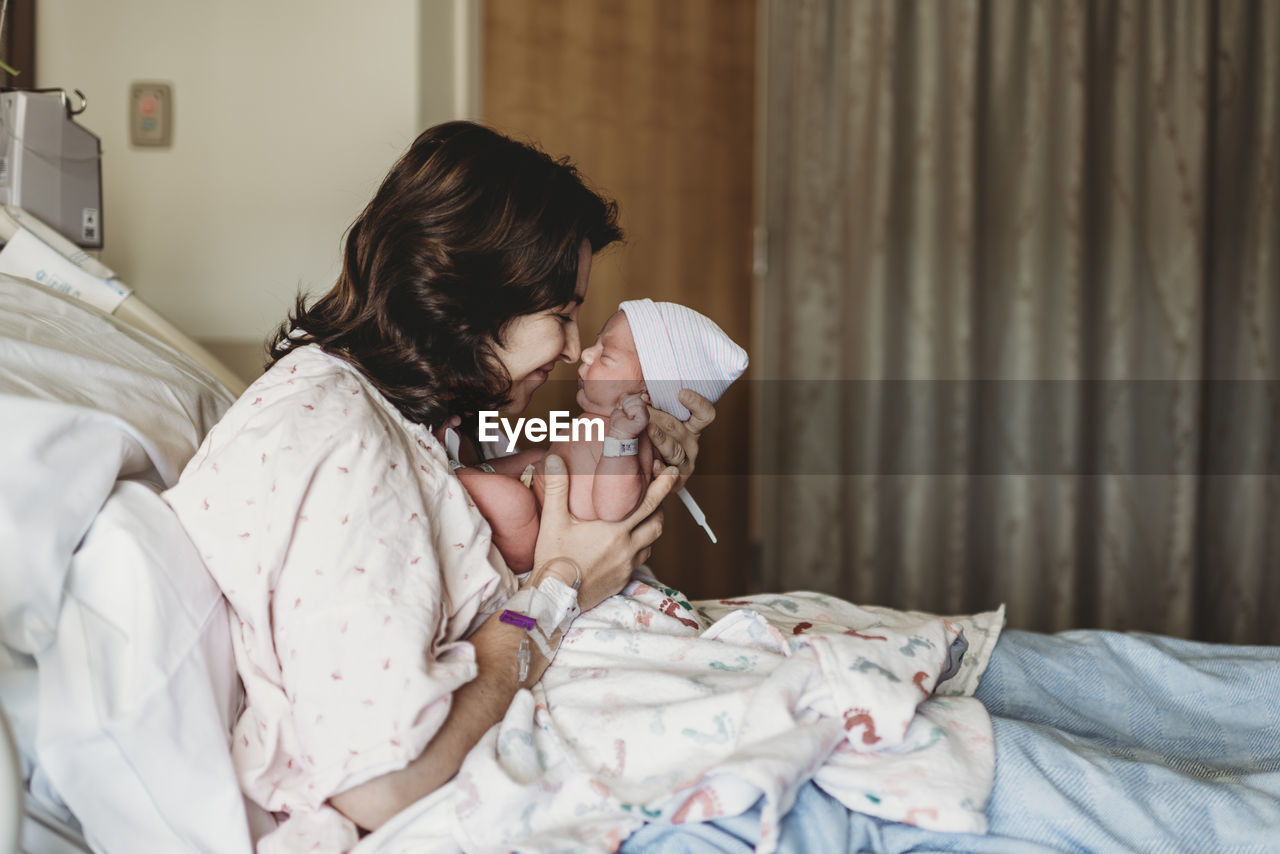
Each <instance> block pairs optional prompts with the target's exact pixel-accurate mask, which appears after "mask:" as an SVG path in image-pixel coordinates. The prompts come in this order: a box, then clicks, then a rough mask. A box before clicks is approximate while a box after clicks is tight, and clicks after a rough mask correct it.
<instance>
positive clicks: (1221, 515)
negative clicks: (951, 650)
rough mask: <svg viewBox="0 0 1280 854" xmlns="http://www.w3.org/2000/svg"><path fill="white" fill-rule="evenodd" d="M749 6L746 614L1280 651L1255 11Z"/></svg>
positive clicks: (1275, 242) (1279, 292)
mask: <svg viewBox="0 0 1280 854" xmlns="http://www.w3.org/2000/svg"><path fill="white" fill-rule="evenodd" d="M762 2H763V12H762V14H763V16H764V24H765V30H764V42H765V55H764V60H763V61H764V71H763V79H764V81H765V92H764V95H763V100H762V103H763V104H764V106H763V109H764V116H763V122H762V127H763V128H764V134H763V153H762V162H763V171H764V175H763V203H762V206H761V207H762V211H763V214H762V225H763V227H764V234H765V246H766V248H767V252H766V253H765V254H766V261H765V265H764V269H763V271H762V273H761V283H762V287H761V289H760V295H759V297H760V298H759V303H758V305H759V309H760V311H759V319H758V323H759V336H758V346H757V352H756V353H754V354H753V367H754V369H755V370H756V371H757V373H756V375H755V376H756V378H757V381H758V389H759V393H758V394H757V401H758V403H759V409H758V412H757V419H758V421H757V435H758V436H761V437H764V439H765V441H761V442H758V443H757V446H756V467H757V469H758V470H759V471H760V472H761V473H763V475H764V477H762V478H760V479H759V484H760V489H759V503H758V513H759V515H758V521H759V525H760V530H759V534H758V536H759V540H760V546H761V552H762V560H761V562H760V567H759V576H758V578H757V581H758V583H759V585H760V586H761V588H762V589H784V588H785V589H796V588H809V589H817V590H823V591H826V592H830V593H835V594H838V595H841V596H843V597H846V598H849V599H852V600H853V601H856V602H863V603H875V604H883V605H889V606H894V607H899V608H918V609H923V610H930V611H935V612H942V613H959V612H970V611H975V610H979V609H985V608H988V607H991V606H993V605H995V604H997V603H999V602H1004V603H1006V604H1007V606H1008V613H1009V620H1010V625H1012V626H1015V627H1023V628H1030V629H1035V630H1040V631H1057V630H1062V629H1067V628H1074V627H1102V628H1113V629H1118V630H1147V631H1155V632H1160V633H1164V634H1171V635H1177V636H1184V637H1198V638H1202V639H1206V640H1217V641H1230V642H1236V643H1280V618H1278V614H1280V569H1278V568H1277V566H1276V563H1277V559H1278V558H1280V512H1278V511H1280V478H1277V476H1276V475H1277V473H1280V448H1278V447H1277V442H1276V439H1275V431H1274V430H1273V424H1275V423H1277V414H1278V408H1280V382H1277V380H1280V193H1278V190H1277V183H1278V181H1280V133H1278V129H1277V123H1278V121H1280V3H1270V2H1263V0H1254V2H1249V0H1216V1H1215V2H1209V1H1208V0H1188V1H1187V2H1123V1H1122V0H1106V2H1102V1H1101V0H1100V2H1070V1H1069V0H1061V2H1037V0H986V2H978V0H948V2H945V3H938V2H932V0H899V2H887V0H885V2H881V1H880V0H762Z"/></svg>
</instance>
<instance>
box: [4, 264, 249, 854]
mask: <svg viewBox="0 0 1280 854" xmlns="http://www.w3.org/2000/svg"><path fill="white" fill-rule="evenodd" d="M231 401H232V395H231V393H230V392H229V391H228V390H227V389H226V388H225V387H223V386H222V385H221V384H220V383H219V382H218V381H217V380H215V379H214V378H213V377H212V376H211V375H210V374H209V373H208V372H207V371H206V370H204V369H203V368H201V367H200V366H199V365H197V364H196V363H195V362H194V361H192V360H190V359H188V358H186V357H185V356H183V355H182V354H181V353H179V352H178V351H176V350H174V349H173V348H171V347H170V346H168V345H166V344H162V343H160V342H159V341H157V340H155V339H153V338H151V337H150V336H148V335H145V334H143V333H140V332H138V331H136V330H133V329H131V328H130V327H128V326H127V325H125V324H123V323H121V322H120V321H118V320H116V319H114V318H112V317H110V316H109V315H106V314H104V313H102V312H100V311H97V310H93V309H89V308H87V307H85V306H83V305H80V304H78V303H76V302H75V301H73V300H71V299H69V298H66V297H62V296H60V295H57V294H54V293H52V292H50V291H48V290H46V289H44V288H41V287H39V286H36V285H33V284H29V283H25V282H23V281H21V280H15V279H12V278H10V277H7V276H0V644H3V646H0V703H2V704H3V706H4V709H5V712H6V714H7V716H8V717H9V718H10V721H11V723H12V725H13V729H14V731H15V736H16V740H17V742H18V745H19V749H20V751H21V753H22V759H23V776H24V779H25V782H26V784H27V786H28V788H29V792H28V797H27V805H26V811H27V817H26V821H25V822H24V826H23V847H24V850H26V851H28V852H30V854H42V852H62V851H68V850H81V849H79V846H82V845H84V844H85V840H86V839H87V840H88V842H89V843H90V844H91V845H92V847H93V849H94V850H97V851H110V852H114V851H121V852H124V851H144V850H146V851H170V850H206V851H227V852H244V851H249V850H251V842H250V836H251V835H250V831H249V829H248V820H247V817H246V807H245V805H244V802H243V799H242V798H241V796H240V793H239V787H238V786H237V785H236V782H235V777H234V772H233V769H232V767H231V763H230V757H229V752H228V748H227V742H228V738H229V724H230V721H231V720H232V718H233V716H234V714H235V712H236V708H237V706H238V703H239V683H238V681H237V679H236V676H235V668H234V662H233V660H232V656H231V646H230V639H229V632H228V628H227V623H226V617H225V611H224V607H225V606H224V604H223V601H222V599H221V596H220V594H219V592H218V590H217V588H216V586H215V585H214V584H213V582H212V579H210V578H209V576H208V574H207V572H205V570H204V567H203V564H202V562H201V561H200V559H199V556H198V555H197V554H196V553H195V551H194V547H192V546H191V544H190V542H189V540H187V538H186V534H185V532H184V531H183V530H182V528H181V526H180V525H179V523H178V521H177V519H176V517H175V516H173V514H172V511H170V510H169V509H168V506H167V505H166V504H164V502H163V501H162V500H161V499H160V498H159V495H158V492H159V490H160V489H162V488H164V487H165V486H168V485H171V484H172V483H173V482H175V481H176V479H177V477H178V475H179V474H180V473H181V471H182V468H183V466H184V465H185V463H186V461H187V459H189V458H190V456H191V455H192V454H193V453H194V451H195V449H196V448H197V447H198V445H199V442H200V440H201V439H202V437H203V435H204V433H205V432H207V430H208V428H209V427H210V426H212V424H213V423H214V422H216V420H217V419H218V418H219V417H220V416H221V414H222V412H223V411H224V410H225V409H226V407H227V406H229V405H230V403H231ZM68 808H69V810H68ZM72 813H74V815H75V816H76V817H78V818H79V820H80V821H79V822H76V821H75V820H74V819H72V818H71V814H72ZM80 824H82V825H83V836H81V835H80V833H79V831H80V829H81V828H80V826H79V825H80Z"/></svg>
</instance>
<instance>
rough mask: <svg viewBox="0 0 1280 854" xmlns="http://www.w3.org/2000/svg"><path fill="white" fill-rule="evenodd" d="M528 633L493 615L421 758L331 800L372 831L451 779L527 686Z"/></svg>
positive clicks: (535, 663) (533, 666)
mask: <svg viewBox="0 0 1280 854" xmlns="http://www.w3.org/2000/svg"><path fill="white" fill-rule="evenodd" d="M572 580H573V579H572V578H570V579H569V581H572ZM523 634H524V632H523V630H521V629H519V628H517V627H515V626H511V625H508V624H506V623H504V622H501V621H500V620H497V619H494V618H492V617H491V618H489V620H488V621H486V622H485V624H484V625H483V626H481V627H480V628H479V629H478V630H477V631H476V632H475V634H473V635H472V636H471V637H470V638H469V640H470V641H471V644H472V645H473V646H474V647H475V651H476V665H477V667H478V668H479V673H478V675H477V676H476V678H475V679H473V680H471V681H470V682H468V683H467V684H466V685H463V686H462V687H461V688H459V689H458V690H457V691H455V692H454V693H453V699H452V705H451V706H450V707H449V715H448V716H447V717H446V718H445V721H444V724H443V725H442V726H441V727H440V730H439V731H438V732H437V733H436V735H435V737H434V738H433V739H431V741H430V742H429V743H428V744H427V746H426V748H425V749H424V750H423V751H422V753H420V754H419V755H418V758H417V759H415V760H413V761H412V762H410V763H409V764H408V766H406V767H405V768H402V769H401V770H399V771H393V772H391V773H390V774H384V775H383V776H381V777H375V778H374V779H372V780H369V781H367V782H365V783H361V784H360V785H359V786H356V787H355V788H352V789H347V790H346V791H345V792H341V793H339V794H336V795H334V796H333V797H331V798H330V799H329V803H330V804H332V805H333V807H334V809H336V810H337V811H338V812H340V813H342V814H343V815H345V816H346V817H347V818H349V819H351V820H352V821H354V822H355V823H356V824H357V825H359V826H360V827H363V828H366V829H370V830H372V829H374V828H377V827H379V826H381V825H382V823H383V822H385V821H386V820H387V819H389V818H391V817H392V816H393V815H395V814H396V813H398V812H400V810H402V809H404V808H405V807H407V806H408V805H409V804H411V803H413V802H414V801H416V800H418V799H420V798H423V797H426V796H427V795H429V794H430V793H431V792H434V791H435V790H436V789H438V788H440V786H442V785H444V784H445V783H447V782H448V781H449V779H450V778H451V777H453V775H454V774H456V773H457V772H458V769H459V768H461V767H462V760H463V759H464V758H465V757H466V755H467V753H468V752H469V751H470V750H471V748H472V747H474V746H475V745H476V743H477V742H478V741H480V737H481V736H482V735H484V734H485V732H486V731H487V730H488V729H489V727H491V726H493V725H494V724H495V723H497V722H498V721H499V720H501V719H502V716H503V715H504V714H506V711H507V707H508V706H510V705H511V698H512V697H514V696H515V693H516V690H517V689H518V688H520V687H522V686H520V685H518V684H517V682H516V651H517V650H518V649H519V647H520V637H521V635H523ZM530 653H531V656H530V662H529V678H528V684H529V685H532V684H533V683H534V682H535V681H537V679H538V678H540V677H541V676H542V672H543V671H544V670H545V669H546V667H547V662H546V660H545V659H544V658H543V657H542V656H541V655H540V654H539V652H538V649H537V646H536V645H534V644H531V645H530Z"/></svg>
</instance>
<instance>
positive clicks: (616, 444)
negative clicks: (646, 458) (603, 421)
mask: <svg viewBox="0 0 1280 854" xmlns="http://www.w3.org/2000/svg"><path fill="white" fill-rule="evenodd" d="M638 453H640V439H639V438H634V439H619V438H617V437H616V436H605V437H604V455H605V456H606V457H634V456H635V455H636V454H638Z"/></svg>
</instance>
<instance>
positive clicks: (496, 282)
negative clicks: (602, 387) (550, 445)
mask: <svg viewBox="0 0 1280 854" xmlns="http://www.w3.org/2000/svg"><path fill="white" fill-rule="evenodd" d="M621 237H622V232H621V230H620V229H619V227H618V223H617V205H616V204H615V203H614V202H612V201H608V200H606V199H603V198H601V197H600V196H599V195H597V194H596V193H595V192H593V191H592V190H590V189H588V188H587V186H586V185H585V184H584V183H583V181H582V178H581V176H579V174H578V171H577V169H576V168H575V167H574V166H573V165H572V164H571V163H570V162H569V160H568V159H567V158H566V159H561V160H553V159H552V158H550V157H549V156H547V155H546V154H545V153H543V152H541V151H539V150H538V149H536V148H534V147H532V146H530V145H526V144H524V143H521V142H518V141H516V140H513V139H509V138H508V137H505V136H503V135H502V134H499V133H497V132H495V131H493V130H491V129H489V128H486V127H484V126H482V125H478V124H474V123H471V122H448V123H446V124H441V125H436V126H435V127H432V128H429V129H427V130H426V131H424V132H423V133H422V135H421V136H419V137H418V138H417V140H415V141H414V143H413V145H412V146H411V147H410V148H409V150H408V152H407V153H405V155H404V156H403V157H401V158H400V160H399V161H398V162H397V163H396V164H395V166H393V167H392V168H391V171H390V172H389V173H388V174H387V177H386V178H385V179H384V180H383V182H382V186H380V187H379V188H378V192H377V193H376V194H375V195H374V197H373V200H372V201H370V202H369V205H368V206H367V207H366V208H365V209H364V212H363V213H361V214H360V216H359V217H358V218H357V219H356V221H355V223H354V224H353V225H352V226H351V229H350V231H349V232H348V233H347V239H346V250H345V252H344V254H343V266H342V272H341V274H340V275H339V276H338V281H337V283H336V284H335V285H334V286H333V288H332V289H331V290H330V291H329V292H328V293H327V294H325V295H324V296H323V297H321V298H320V299H318V300H317V301H316V302H315V303H314V304H312V305H311V306H309V307H308V306H307V305H306V301H305V299H304V297H303V296H302V295H299V296H298V299H297V303H296V305H295V308H294V312H293V313H292V314H291V315H290V317H289V319H288V321H286V322H285V323H284V324H283V325H282V326H281V327H280V329H279V330H278V331H277V332H276V334H275V336H274V338H273V340H272V342H271V353H270V357H271V361H270V362H269V363H268V367H270V365H271V364H274V363H275V362H276V361H277V360H279V359H280V358H282V357H283V356H284V355H286V354H287V353H288V352H289V351H290V350H292V349H294V348H295V347H301V346H304V345H306V344H319V345H320V346H321V347H322V348H324V349H325V350H326V351H327V352H329V353H331V354H333V355H335V356H337V357H339V358H342V359H345V360H346V361H347V362H349V363H350V364H351V365H353V366H355V367H356V368H357V369H358V370H359V371H360V372H361V373H363V374H364V375H365V376H366V377H368V378H369V380H370V381H371V382H372V383H373V384H374V386H376V387H377V389H378V390H379V391H380V392H382V394H383V395H385V396H386V397H387V399H389V400H390V401H391V402H392V403H393V404H394V405H395V406H396V408H397V409H399V410H400V412H401V413H403V414H404V416H405V417H406V418H408V419H410V420H412V421H416V422H419V423H421V424H427V425H435V424H440V423H443V421H444V420H445V418H447V417H448V416H449V415H454V414H458V415H463V416H467V415H470V414H473V413H475V412H477V411H478V410H480V409H499V408H501V407H502V406H503V405H504V404H505V403H507V402H508V397H507V396H508V394H509V392H510V390H511V384H510V383H511V379H510V377H508V376H507V375H506V372H505V370H504V369H503V368H502V366H501V364H500V363H499V362H498V360H497V359H496V357H495V354H494V347H495V345H497V344H499V343H501V341H502V333H503V330H504V328H505V327H506V325H507V324H508V323H509V322H510V321H511V320H513V319H514V318H516V317H518V316H520V315H523V314H531V313H534V312H538V311H543V310H546V309H551V308H556V307H558V306H562V305H565V304H566V303H568V302H569V301H570V300H571V299H572V298H573V294H574V286H575V284H576V283H577V276H578V256H579V248H580V247H581V245H582V241H583V240H584V239H585V240H587V241H589V242H590V244H591V249H592V252H593V253H594V252H599V251H600V250H601V249H603V248H604V247H605V246H607V245H609V244H610V243H612V242H614V241H615V240H620V239H621Z"/></svg>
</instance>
